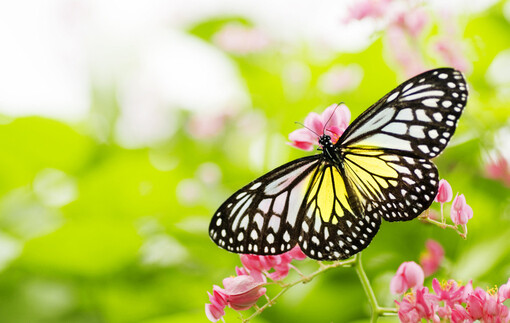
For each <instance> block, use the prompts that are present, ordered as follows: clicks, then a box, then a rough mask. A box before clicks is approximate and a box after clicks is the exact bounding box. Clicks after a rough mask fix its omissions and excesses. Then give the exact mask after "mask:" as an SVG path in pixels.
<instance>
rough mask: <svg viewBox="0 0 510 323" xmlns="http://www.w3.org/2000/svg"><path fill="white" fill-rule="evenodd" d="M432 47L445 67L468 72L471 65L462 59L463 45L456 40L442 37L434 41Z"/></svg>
mask: <svg viewBox="0 0 510 323" xmlns="http://www.w3.org/2000/svg"><path fill="white" fill-rule="evenodd" d="M434 47H435V50H436V51H437V52H438V53H439V55H440V56H441V58H442V59H443V61H444V62H445V63H446V65H448V66H452V67H455V68H456V69H458V70H459V71H463V72H468V71H469V70H470V69H471V65H470V64H469V62H468V61H467V59H466V58H465V57H464V53H465V51H464V50H462V47H463V45H462V43H461V42H459V41H458V40H456V39H454V38H452V37H443V38H440V39H439V40H437V41H436V43H435V44H434Z"/></svg>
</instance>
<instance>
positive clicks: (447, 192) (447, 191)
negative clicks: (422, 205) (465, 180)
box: [435, 179, 453, 203]
mask: <svg viewBox="0 0 510 323" xmlns="http://www.w3.org/2000/svg"><path fill="white" fill-rule="evenodd" d="M452 197H453V192H452V187H451V186H450V183H448V182H447V181H446V180H445V179H442V180H440V181H439V189H438V190H437V195H436V199H435V201H436V202H439V203H446V202H450V201H451V200H452Z"/></svg>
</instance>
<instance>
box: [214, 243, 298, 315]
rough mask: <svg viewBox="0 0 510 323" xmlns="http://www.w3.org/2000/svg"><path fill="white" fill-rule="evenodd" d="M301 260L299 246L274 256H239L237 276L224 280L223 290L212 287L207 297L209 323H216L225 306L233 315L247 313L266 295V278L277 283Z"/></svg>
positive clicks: (223, 313)
mask: <svg viewBox="0 0 510 323" xmlns="http://www.w3.org/2000/svg"><path fill="white" fill-rule="evenodd" d="M305 258H306V255H305V254H304V253H303V252H302V251H301V249H299V246H295V247H294V248H293V249H292V250H290V251H288V252H286V253H283V254H281V255H275V256H256V255H241V262H242V264H243V266H244V267H241V268H238V267H236V274H237V276H235V277H227V278H225V279H224V280H223V286H224V288H221V287H219V286H216V285H214V286H213V293H212V294H210V293H207V294H208V295H209V301H210V302H211V303H210V304H206V305H205V313H206V315H207V318H208V319H209V320H210V321H211V322H216V321H218V320H220V319H221V318H222V317H223V315H225V307H226V306H228V307H230V308H232V309H233V310H235V311H244V310H247V309H250V308H251V307H252V306H253V305H255V303H257V301H258V299H259V298H260V297H261V296H262V295H264V294H265V293H266V288H265V287H264V286H265V285H266V283H267V278H266V276H267V277H269V278H270V279H271V280H274V281H279V280H281V279H283V278H285V277H286V276H287V275H288V273H289V269H290V268H292V265H291V261H292V260H293V259H296V260H303V259H305ZM270 271H271V272H270Z"/></svg>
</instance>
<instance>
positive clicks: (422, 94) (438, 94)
mask: <svg viewBox="0 0 510 323" xmlns="http://www.w3.org/2000/svg"><path fill="white" fill-rule="evenodd" d="M443 95H444V92H443V91H440V90H431V91H425V92H420V93H415V94H411V95H406V96H403V97H401V98H400V100H401V101H411V100H416V99H421V98H424V97H428V96H432V97H434V96H436V97H442V96H443Z"/></svg>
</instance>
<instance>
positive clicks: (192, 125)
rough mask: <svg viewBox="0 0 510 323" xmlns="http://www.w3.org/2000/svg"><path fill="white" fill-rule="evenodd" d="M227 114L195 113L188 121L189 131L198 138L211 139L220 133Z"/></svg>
mask: <svg viewBox="0 0 510 323" xmlns="http://www.w3.org/2000/svg"><path fill="white" fill-rule="evenodd" d="M226 120H227V116H226V115H222V114H220V115H207V116H206V115H194V116H192V117H191V119H190V120H189V121H188V124H187V128H188V132H189V133H190V134H191V135H192V136H193V137H195V138H196V139H209V138H211V137H215V136H217V135H219V134H220V133H221V132H222V131H223V129H224V127H225V121H226Z"/></svg>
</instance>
